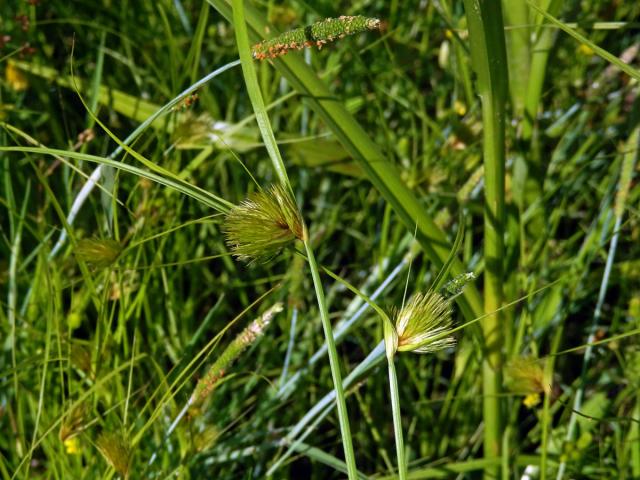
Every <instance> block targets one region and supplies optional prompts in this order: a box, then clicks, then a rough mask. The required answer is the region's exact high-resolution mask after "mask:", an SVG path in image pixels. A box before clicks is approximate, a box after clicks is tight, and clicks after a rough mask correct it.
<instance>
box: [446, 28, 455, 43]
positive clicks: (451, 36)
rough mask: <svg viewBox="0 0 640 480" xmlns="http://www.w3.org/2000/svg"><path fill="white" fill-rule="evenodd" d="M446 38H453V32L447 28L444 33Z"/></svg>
mask: <svg viewBox="0 0 640 480" xmlns="http://www.w3.org/2000/svg"><path fill="white" fill-rule="evenodd" d="M444 36H445V37H447V38H448V39H449V40H451V39H452V38H453V32H452V31H451V29H449V28H447V29H446V30H445V32H444Z"/></svg>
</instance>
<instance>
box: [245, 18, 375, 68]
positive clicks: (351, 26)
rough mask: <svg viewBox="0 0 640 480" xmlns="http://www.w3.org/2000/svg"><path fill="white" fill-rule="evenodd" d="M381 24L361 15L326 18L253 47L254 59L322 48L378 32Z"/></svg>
mask: <svg viewBox="0 0 640 480" xmlns="http://www.w3.org/2000/svg"><path fill="white" fill-rule="evenodd" d="M380 27H381V22H380V20H378V19H377V18H369V17H363V16H361V15H356V16H346V15H342V16H340V17H338V18H326V19H324V20H322V21H320V22H316V23H314V24H312V25H308V26H306V27H300V28H296V29H294V30H290V31H288V32H285V33H283V34H282V35H279V36H277V37H275V38H271V39H269V40H264V41H262V42H260V43H258V44H256V45H254V47H253V57H254V58H257V59H258V60H264V59H265V58H276V57H279V56H281V55H285V54H286V53H287V52H289V50H300V49H303V48H305V47H311V46H313V45H315V46H317V47H318V48H322V47H323V45H325V44H326V43H329V42H333V41H334V40H337V39H339V38H343V37H345V36H347V35H353V34H356V33H361V32H366V31H367V30H378V29H380Z"/></svg>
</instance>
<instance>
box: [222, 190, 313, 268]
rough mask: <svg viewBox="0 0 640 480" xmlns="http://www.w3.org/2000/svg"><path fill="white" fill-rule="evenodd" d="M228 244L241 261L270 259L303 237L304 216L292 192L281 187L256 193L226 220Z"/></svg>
mask: <svg viewBox="0 0 640 480" xmlns="http://www.w3.org/2000/svg"><path fill="white" fill-rule="evenodd" d="M223 231H224V234H225V237H226V241H227V245H229V248H231V252H232V253H233V255H235V256H236V257H238V258H239V259H240V260H245V261H248V262H252V261H254V260H265V261H266V260H269V259H271V258H273V257H275V256H276V255H277V254H278V253H280V251H281V250H282V249H283V248H284V247H285V246H286V245H287V244H289V243H290V242H291V241H293V240H295V239H300V240H302V239H303V237H304V226H303V223H302V217H301V215H300V212H299V211H298V208H297V207H296V204H295V202H294V200H293V199H292V198H291V194H290V193H289V192H288V191H287V190H286V189H285V188H284V187H282V186H279V185H273V186H271V187H270V188H269V189H268V190H262V191H260V192H257V193H254V194H253V195H251V196H250V197H249V198H247V199H246V200H244V201H243V202H242V203H240V205H237V206H236V207H234V208H233V209H232V210H231V212H229V214H228V215H227V218H226V219H225V223H224V227H223Z"/></svg>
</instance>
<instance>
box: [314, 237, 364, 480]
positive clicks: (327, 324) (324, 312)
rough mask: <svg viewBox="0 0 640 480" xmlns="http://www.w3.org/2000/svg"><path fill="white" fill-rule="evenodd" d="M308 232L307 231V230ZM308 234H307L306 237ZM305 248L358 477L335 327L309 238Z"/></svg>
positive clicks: (353, 474) (350, 465)
mask: <svg viewBox="0 0 640 480" xmlns="http://www.w3.org/2000/svg"><path fill="white" fill-rule="evenodd" d="M305 233H306V232H305ZM306 237H307V235H305V238H306ZM304 248H305V250H306V252H307V260H308V262H309V269H310V270H311V277H312V279H313V287H314V289H315V292H316V298H317V299H318V308H319V310H320V319H321V321H322V328H323V330H324V337H325V342H326V344H327V353H328V354H329V366H330V367H331V377H332V379H333V385H334V388H335V390H336V404H337V407H338V421H339V422H340V432H341V434H342V446H343V448H344V456H345V460H346V463H347V473H348V475H349V479H350V480H351V479H357V478H358V471H357V469H356V459H355V455H354V453H353V443H352V441H351V428H350V427H349V416H348V414H347V403H346V401H345V396H344V388H343V386H342V374H341V373H340V361H339V359H338V352H337V350H336V343H335V341H334V339H333V328H332V327H331V320H330V319H329V310H328V308H327V302H326V300H325V296H324V289H323V288H322V281H321V279H320V270H319V268H318V264H317V262H316V258H315V255H314V254H313V250H312V248H311V245H310V243H309V241H308V240H306V241H305V242H304Z"/></svg>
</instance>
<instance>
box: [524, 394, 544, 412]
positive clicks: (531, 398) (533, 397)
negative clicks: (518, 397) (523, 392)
mask: <svg viewBox="0 0 640 480" xmlns="http://www.w3.org/2000/svg"><path fill="white" fill-rule="evenodd" d="M522 403H523V404H524V406H525V407H527V408H529V409H531V408H533V407H535V406H536V405H538V404H539V403H540V394H539V393H530V394H529V395H527V396H526V397H524V400H522Z"/></svg>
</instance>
